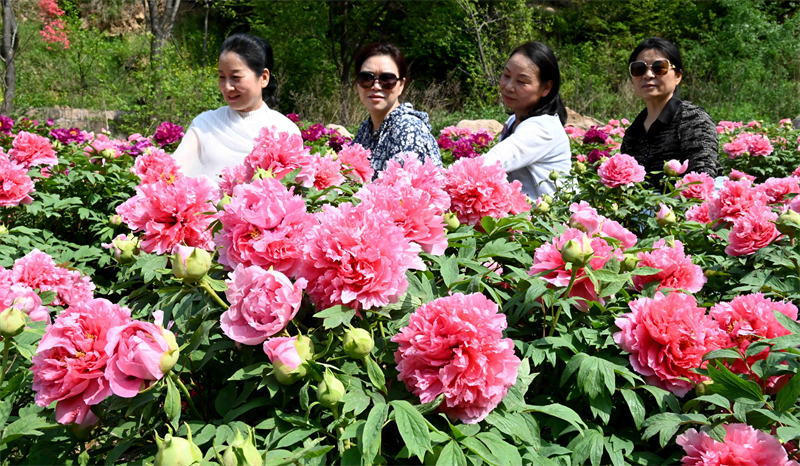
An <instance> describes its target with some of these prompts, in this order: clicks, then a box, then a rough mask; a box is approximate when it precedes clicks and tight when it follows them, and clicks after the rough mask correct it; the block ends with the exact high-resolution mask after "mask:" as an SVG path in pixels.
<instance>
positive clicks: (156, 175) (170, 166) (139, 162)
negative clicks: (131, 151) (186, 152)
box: [133, 148, 183, 184]
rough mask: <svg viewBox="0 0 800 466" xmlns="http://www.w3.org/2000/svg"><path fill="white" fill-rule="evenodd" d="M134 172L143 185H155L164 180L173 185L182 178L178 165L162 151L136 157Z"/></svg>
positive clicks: (151, 151) (156, 150) (158, 150)
mask: <svg viewBox="0 0 800 466" xmlns="http://www.w3.org/2000/svg"><path fill="white" fill-rule="evenodd" d="M133 172H134V173H135V174H136V176H138V177H139V178H140V179H141V180H142V184H149V183H155V182H157V181H161V180H164V181H166V182H168V183H173V182H175V180H177V179H178V178H182V177H183V174H181V172H180V169H179V167H178V163H177V162H175V159H173V158H172V156H171V155H169V154H167V153H166V152H164V151H163V150H161V149H155V148H153V149H152V150H150V151H149V153H148V152H145V154H144V155H140V156H139V157H136V162H134V165H133Z"/></svg>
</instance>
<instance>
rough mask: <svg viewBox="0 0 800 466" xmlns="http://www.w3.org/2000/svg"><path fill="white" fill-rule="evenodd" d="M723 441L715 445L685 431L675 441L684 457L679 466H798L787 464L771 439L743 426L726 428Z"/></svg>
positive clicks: (701, 434) (703, 436)
mask: <svg viewBox="0 0 800 466" xmlns="http://www.w3.org/2000/svg"><path fill="white" fill-rule="evenodd" d="M724 427H725V441H724V442H717V441H716V440H714V439H713V438H711V436H710V435H708V434H707V433H705V432H702V431H700V432H698V431H697V430H695V429H688V430H686V432H684V433H682V434H681V435H679V436H678V438H677V439H675V442H676V443H677V444H678V445H680V446H682V447H683V449H684V451H685V452H686V456H684V457H683V458H681V464H683V466H725V465H737V466H738V465H741V466H800V464H799V463H798V462H797V461H793V460H789V456H788V455H787V453H786V450H785V449H784V448H783V446H782V445H781V442H780V441H779V440H778V439H776V438H775V437H773V436H771V435H769V434H767V433H766V432H762V431H760V430H756V429H754V428H753V427H750V426H749V425H747V424H727V425H725V426H724Z"/></svg>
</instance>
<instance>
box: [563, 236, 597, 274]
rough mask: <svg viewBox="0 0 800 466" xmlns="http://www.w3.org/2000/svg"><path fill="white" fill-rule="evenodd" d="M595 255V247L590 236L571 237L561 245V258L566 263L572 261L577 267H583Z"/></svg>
mask: <svg viewBox="0 0 800 466" xmlns="http://www.w3.org/2000/svg"><path fill="white" fill-rule="evenodd" d="M592 257H594V249H592V243H591V242H590V241H589V238H588V237H586V236H582V237H581V238H579V239H571V240H569V241H567V242H566V243H565V244H564V246H562V247H561V259H562V260H563V261H564V262H565V263H572V264H573V265H574V266H575V267H583V266H585V265H586V264H588V263H589V262H590V261H591V260H592Z"/></svg>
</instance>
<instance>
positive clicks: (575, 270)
mask: <svg viewBox="0 0 800 466" xmlns="http://www.w3.org/2000/svg"><path fill="white" fill-rule="evenodd" d="M578 269H579V267H576V266H575V264H572V276H571V277H569V285H567V290H566V291H565V292H564V296H567V297H569V292H570V291H572V286H573V285H574V284H575V277H577V276H578ZM559 317H561V306H558V308H556V315H555V316H553V326H552V327H550V335H549V336H551V337H552V336H553V334H554V333H556V323H558V319H559Z"/></svg>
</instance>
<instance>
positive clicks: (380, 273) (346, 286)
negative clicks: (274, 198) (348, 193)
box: [300, 203, 425, 309]
mask: <svg viewBox="0 0 800 466" xmlns="http://www.w3.org/2000/svg"><path fill="white" fill-rule="evenodd" d="M323 209H324V210H323V211H322V212H319V213H317V214H316V218H317V220H318V221H319V224H318V225H316V226H314V228H313V229H311V231H310V232H309V234H308V236H307V237H306V239H305V245H304V247H303V253H304V261H303V267H302V269H301V271H300V276H302V277H303V278H305V279H307V280H308V283H309V286H308V288H307V289H306V293H307V294H308V296H309V297H310V298H311V300H312V301H313V302H314V304H315V305H316V307H317V309H326V308H328V307H331V306H333V305H336V304H344V305H346V306H350V307H352V308H354V309H371V308H373V307H380V306H385V305H387V304H389V303H394V302H397V299H398V298H399V297H400V295H402V294H403V292H405V290H406V288H407V287H408V281H407V280H406V275H405V274H406V271H407V270H408V269H418V270H424V269H425V264H424V263H423V262H422V260H421V259H420V258H419V252H420V251H421V248H420V246H419V245H418V244H414V243H410V242H409V241H408V240H407V239H406V238H405V237H404V235H403V230H401V229H400V228H399V227H397V226H396V225H395V224H394V222H393V221H392V219H391V218H390V217H389V215H388V214H386V213H384V212H375V211H369V210H367V209H364V208H360V209H359V208H356V207H353V206H352V205H351V204H349V203H345V204H341V205H340V206H339V207H332V206H330V205H325V206H324V207H323Z"/></svg>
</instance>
